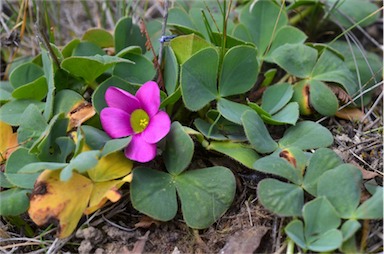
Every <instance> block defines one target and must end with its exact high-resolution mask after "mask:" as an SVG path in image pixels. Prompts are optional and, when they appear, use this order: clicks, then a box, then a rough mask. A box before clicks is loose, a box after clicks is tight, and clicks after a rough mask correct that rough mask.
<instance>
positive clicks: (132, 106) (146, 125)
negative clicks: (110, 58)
mask: <svg viewBox="0 0 384 254" xmlns="http://www.w3.org/2000/svg"><path fill="white" fill-rule="evenodd" d="M105 101H106V102H107V105H108V107H106V108H104V109H103V110H102V111H101V113H100V120H101V124H102V126H103V128H104V130H105V131H106V133H107V134H108V135H109V136H110V137H112V138H122V137H127V136H131V135H132V140H131V142H130V143H129V144H128V146H127V147H126V148H125V156H126V157H127V158H129V159H131V160H134V161H138V162H148V161H150V160H152V159H153V158H155V156H156V143H157V142H159V141H160V140H161V139H162V138H164V137H165V136H166V135H167V134H168V132H169V130H170V128H171V120H170V118H169V116H168V115H167V113H165V112H163V111H159V107H160V89H159V86H158V85H157V83H156V82H153V81H149V82H146V83H145V84H143V85H142V86H141V87H140V88H139V90H138V91H137V93H136V96H133V95H131V94H130V93H128V92H126V91H124V90H122V89H119V88H117V87H109V88H108V89H107V91H106V93H105Z"/></svg>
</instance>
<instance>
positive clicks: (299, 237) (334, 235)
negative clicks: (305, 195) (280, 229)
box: [285, 197, 343, 252]
mask: <svg viewBox="0 0 384 254" xmlns="http://www.w3.org/2000/svg"><path fill="white" fill-rule="evenodd" d="M303 219H304V222H302V221H301V220H298V219H295V220H293V221H291V222H290V223H289V224H288V225H287V226H286V227H285V232H286V233H287V235H288V236H289V238H291V239H292V240H293V241H294V242H295V243H296V244H297V245H299V246H300V247H301V248H303V249H306V250H308V249H309V250H312V251H319V252H323V251H331V250H335V249H337V248H339V247H340V246H341V244H342V242H343V236H342V233H341V231H340V230H338V229H337V228H338V226H339V225H340V218H339V217H338V214H337V212H336V211H335V209H334V208H333V206H332V205H331V204H330V202H329V201H328V200H327V199H326V198H325V197H320V198H316V199H314V200H312V201H310V202H308V203H306V204H305V205H304V207H303Z"/></svg>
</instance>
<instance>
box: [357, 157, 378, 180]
mask: <svg viewBox="0 0 384 254" xmlns="http://www.w3.org/2000/svg"><path fill="white" fill-rule="evenodd" d="M351 164H353V165H355V166H356V167H357V168H358V169H359V170H360V171H361V174H362V175H363V179H364V180H369V179H372V178H375V177H376V176H379V174H378V173H376V172H373V171H369V170H366V169H364V168H363V167H361V166H360V165H359V164H358V163H356V162H354V161H351Z"/></svg>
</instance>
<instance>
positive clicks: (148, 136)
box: [142, 111, 171, 144]
mask: <svg viewBox="0 0 384 254" xmlns="http://www.w3.org/2000/svg"><path fill="white" fill-rule="evenodd" d="M170 129H171V119H169V116H168V114H167V113H165V112H163V111H159V112H158V113H157V114H156V115H154V116H153V117H152V118H151V119H150V121H149V125H148V126H147V128H146V129H145V130H144V131H143V132H142V136H143V139H144V140H145V141H146V142H148V143H151V144H154V143H157V142H159V141H160V140H161V139H162V138H164V137H165V136H166V135H167V134H168V132H169V130H170Z"/></svg>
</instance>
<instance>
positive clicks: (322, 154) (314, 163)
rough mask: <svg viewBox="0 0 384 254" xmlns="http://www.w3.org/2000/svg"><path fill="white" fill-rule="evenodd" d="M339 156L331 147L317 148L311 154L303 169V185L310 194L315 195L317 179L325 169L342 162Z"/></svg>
mask: <svg viewBox="0 0 384 254" xmlns="http://www.w3.org/2000/svg"><path fill="white" fill-rule="evenodd" d="M342 162H343V161H342V160H341V158H340V157H339V156H338V155H337V154H336V153H335V152H334V151H332V150H331V149H328V148H319V149H318V150H316V152H315V153H314V154H313V155H312V157H311V159H310V161H309V165H308V167H307V169H306V171H305V176H304V182H303V187H304V189H305V190H306V191H308V192H309V193H310V194H312V195H314V196H316V193H317V181H318V180H319V177H320V176H321V175H322V174H323V173H324V172H326V171H328V170H330V169H333V168H335V167H337V166H339V165H340V164H342Z"/></svg>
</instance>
